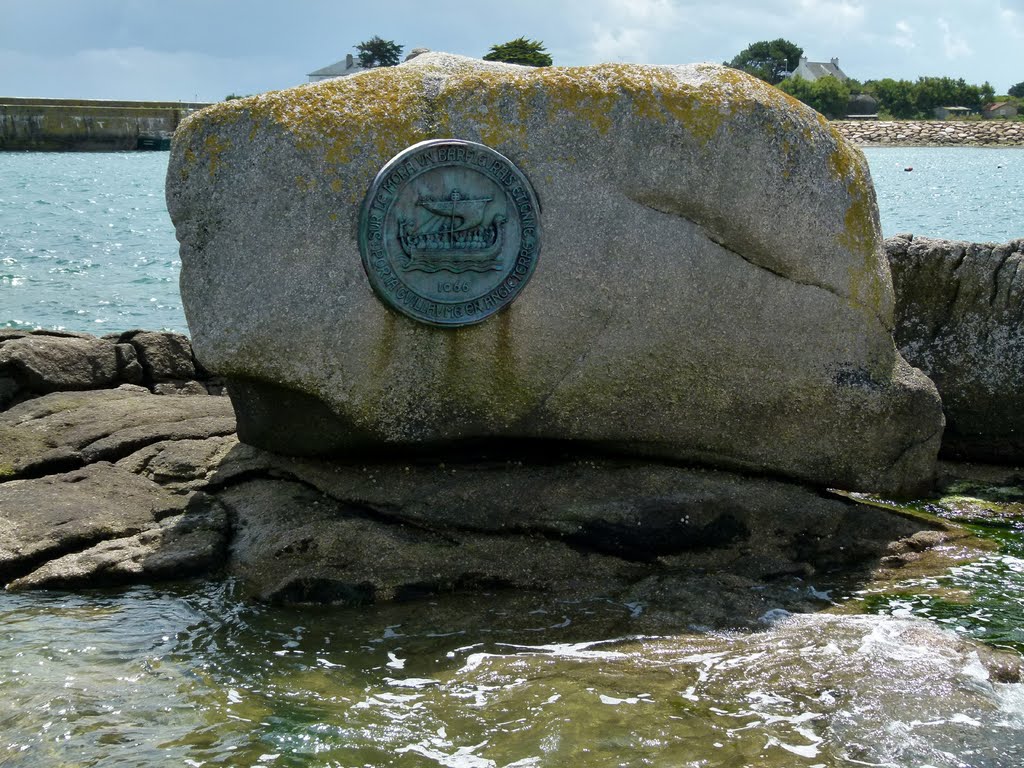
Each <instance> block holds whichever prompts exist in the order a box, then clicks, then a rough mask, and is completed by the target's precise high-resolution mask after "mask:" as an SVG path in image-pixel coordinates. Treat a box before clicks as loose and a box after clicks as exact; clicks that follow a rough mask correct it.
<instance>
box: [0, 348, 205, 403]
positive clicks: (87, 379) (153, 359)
mask: <svg viewBox="0 0 1024 768" xmlns="http://www.w3.org/2000/svg"><path fill="white" fill-rule="evenodd" d="M121 385H131V386H144V387H146V388H148V389H149V390H151V391H153V392H156V393H158V394H203V395H205V394H207V393H209V394H221V393H222V392H223V389H224V386H223V381H221V380H220V379H218V378H216V377H213V376H211V375H210V374H209V373H208V372H206V371H205V370H204V369H203V368H202V366H198V365H197V364H196V362H195V360H194V358H193V357H192V344H191V342H190V341H189V340H188V337H187V336H184V335H182V334H180V333H168V332H157V331H126V332H124V333H118V334H112V335H110V336H104V337H103V338H96V337H95V336H91V335H90V334H87V333H70V332H64V331H16V330H10V329H3V330H0V410H3V409H4V408H7V407H9V406H11V405H13V404H15V403H19V402H22V401H23V400H27V399H29V398H32V397H37V396H39V395H44V394H46V393H48V392H61V391H69V390H89V389H104V388H113V387H117V386H121Z"/></svg>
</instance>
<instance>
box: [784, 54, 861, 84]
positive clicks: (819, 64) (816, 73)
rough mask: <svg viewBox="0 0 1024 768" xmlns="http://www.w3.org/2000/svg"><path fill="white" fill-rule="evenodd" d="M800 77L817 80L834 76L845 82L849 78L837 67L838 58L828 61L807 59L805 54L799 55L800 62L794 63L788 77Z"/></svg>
mask: <svg viewBox="0 0 1024 768" xmlns="http://www.w3.org/2000/svg"><path fill="white" fill-rule="evenodd" d="M798 75H799V76H800V77H802V78H803V79H804V80H811V81H814V80H817V79H819V78H822V77H829V76H831V77H834V78H835V79H836V80H838V81H839V82H841V83H845V82H846V81H847V80H849V78H848V77H847V76H846V73H844V72H843V70H841V69H840V68H839V59H832V60H831V61H829V62H824V61H808V60H807V57H806V56H801V57H800V63H799V64H797V65H796V69H794V70H793V71H792V72H790V73H789V76H790V77H797V76H798Z"/></svg>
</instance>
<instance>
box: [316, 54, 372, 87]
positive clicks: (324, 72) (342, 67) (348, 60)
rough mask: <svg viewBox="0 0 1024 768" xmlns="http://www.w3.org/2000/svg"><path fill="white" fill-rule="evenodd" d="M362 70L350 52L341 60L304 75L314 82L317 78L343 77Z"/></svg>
mask: <svg viewBox="0 0 1024 768" xmlns="http://www.w3.org/2000/svg"><path fill="white" fill-rule="evenodd" d="M362 71H363V68H362V67H361V66H359V62H358V61H356V60H355V59H354V58H353V56H352V54H351V53H350V54H348V55H347V56H346V57H345V58H344V60H343V61H336V62H334V63H333V64H331V65H330V66H326V67H323V68H322V69H318V70H317V71H316V72H310V73H309V74H308V75H306V77H308V78H309V82H311V83H315V82H316V81H317V80H330V79H331V78H332V77H345V76H346V75H354V74H355V73H356V72H362Z"/></svg>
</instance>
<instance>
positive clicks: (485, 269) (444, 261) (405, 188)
mask: <svg viewBox="0 0 1024 768" xmlns="http://www.w3.org/2000/svg"><path fill="white" fill-rule="evenodd" d="M359 250H360V253H361V254H362V258H363V268H364V269H365V270H366V275H367V277H368V278H369V280H370V285H371V286H372V287H373V290H374V291H375V292H376V294H377V296H378V297H379V298H380V299H381V300H382V301H383V302H384V303H385V304H387V305H388V306H390V307H392V308H394V309H395V310H397V311H399V312H401V313H403V314H405V315H408V316H409V317H411V318H413V319H415V320H419V321H420V322H422V323H428V324H430V325H436V326H442V327H448V328H451V327H458V326H463V325H470V324H472V323H479V322H480V321H482V320H485V319H487V318H488V317H490V316H491V315H493V314H494V313H495V312H497V311H499V310H500V309H502V308H503V307H506V306H508V304H510V303H511V302H512V301H514V300H515V298H516V297H517V296H518V295H519V294H520V292H521V291H522V290H523V287H524V286H525V285H526V283H527V281H528V280H529V279H530V276H531V275H532V274H533V270H534V268H535V267H536V266H537V258H538V256H539V254H540V206H539V204H538V202H537V196H536V194H535V193H534V191H533V187H532V186H531V185H530V181H529V179H527V178H526V175H525V174H523V172H522V171H520V170H519V169H518V168H516V166H515V165H513V164H512V162H511V161H510V160H509V159H508V158H506V157H504V156H502V155H501V154H499V153H498V152H495V151H494V150H493V149H491V148H490V147H487V146H484V145H483V144H477V143H475V142H472V141H462V140H458V139H435V140H431V141H424V142H421V143H419V144H414V145H413V146H411V147H408V148H407V149H405V150H403V151H402V152H400V153H399V154H398V155H396V156H395V157H394V158H392V159H391V160H390V161H389V162H388V163H387V165H385V166H384V167H383V168H382V169H381V170H380V172H379V173H378V174H377V177H376V178H375V179H374V181H373V184H371V185H370V189H369V191H368V192H367V193H366V199H365V200H364V201H363V207H362V211H361V213H360V217H359Z"/></svg>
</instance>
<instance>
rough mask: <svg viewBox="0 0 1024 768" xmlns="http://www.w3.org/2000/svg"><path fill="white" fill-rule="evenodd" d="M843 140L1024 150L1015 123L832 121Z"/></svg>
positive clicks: (1023, 125)
mask: <svg viewBox="0 0 1024 768" xmlns="http://www.w3.org/2000/svg"><path fill="white" fill-rule="evenodd" d="M831 125H832V126H833V127H835V129H836V130H837V131H839V133H841V134H842V135H843V137H844V138H846V139H849V140H850V141H852V142H853V143H854V144H857V145H859V146H864V147H1024V122H1021V121H1014V120H833V121H831Z"/></svg>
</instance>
